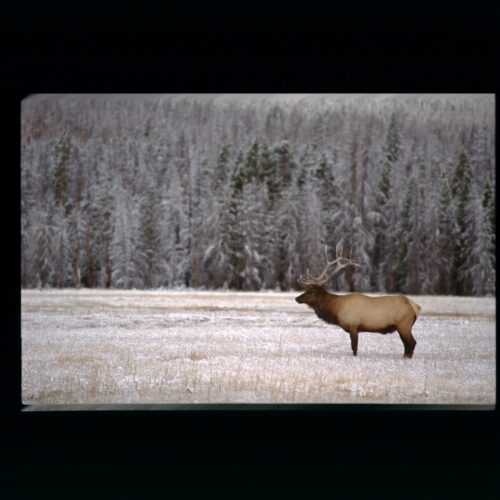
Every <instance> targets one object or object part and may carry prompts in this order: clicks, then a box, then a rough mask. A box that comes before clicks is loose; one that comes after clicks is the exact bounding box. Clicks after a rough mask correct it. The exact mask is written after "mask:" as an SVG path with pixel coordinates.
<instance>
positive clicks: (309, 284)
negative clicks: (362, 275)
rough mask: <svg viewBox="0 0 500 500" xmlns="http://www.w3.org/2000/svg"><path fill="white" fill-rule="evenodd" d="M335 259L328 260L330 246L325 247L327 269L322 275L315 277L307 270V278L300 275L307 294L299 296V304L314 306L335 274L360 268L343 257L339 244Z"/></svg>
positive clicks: (301, 283)
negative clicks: (349, 267)
mask: <svg viewBox="0 0 500 500" xmlns="http://www.w3.org/2000/svg"><path fill="white" fill-rule="evenodd" d="M335 254H336V255H335V259H334V260H332V261H329V260H328V246H325V267H324V268H323V270H322V271H321V273H320V274H319V275H318V276H316V277H314V276H311V275H310V274H309V269H307V270H306V276H305V277H304V276H302V275H300V277H299V278H298V280H297V282H298V283H299V284H300V285H302V286H303V287H304V288H305V290H306V291H305V293H303V294H302V295H299V296H298V297H297V298H296V299H295V300H296V301H297V302H298V303H299V304H308V305H312V304H314V303H315V302H316V300H317V298H318V296H319V295H321V294H324V293H326V289H327V288H328V283H329V281H330V280H331V279H332V277H333V275H334V274H337V273H338V272H339V271H340V270H341V269H343V268H344V267H347V266H359V264H357V263H355V262H353V261H352V260H351V259H346V258H345V257H342V244H341V243H338V244H337V246H336V247H335Z"/></svg>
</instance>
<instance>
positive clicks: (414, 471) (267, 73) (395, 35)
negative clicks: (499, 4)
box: [1, 3, 499, 497]
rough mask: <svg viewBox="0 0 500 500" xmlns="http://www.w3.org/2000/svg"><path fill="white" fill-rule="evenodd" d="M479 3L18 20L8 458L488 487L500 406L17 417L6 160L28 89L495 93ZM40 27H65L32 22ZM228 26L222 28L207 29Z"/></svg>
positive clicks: (350, 486) (16, 303)
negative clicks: (310, 472)
mask: <svg viewBox="0 0 500 500" xmlns="http://www.w3.org/2000/svg"><path fill="white" fill-rule="evenodd" d="M431 7H432V8H433V9H434V15H433V14H432V9H431ZM480 7H483V8H484V10H483V11H481V10H480V8H476V9H472V8H471V7H470V6H467V8H466V9H464V8H463V7H462V8H460V7H459V4H458V5H455V4H454V5H446V7H441V8H439V7H438V6H429V5H427V4H426V5H425V6H422V3H420V7H419V6H417V4H415V5H414V6H413V5H412V6H411V7H410V14H412V15H408V14H405V15H402V16H401V17H399V16H400V14H401V12H402V11H401V9H400V8H399V9H396V14H392V15H391V14H390V11H387V10H384V11H383V12H382V13H380V12H379V11H377V9H376V8H374V7H371V8H369V9H368V10H365V11H363V10H362V9H363V8H365V6H361V7H360V9H361V10H360V11H359V12H357V11H356V9H355V8H354V7H353V8H352V10H351V11H349V13H348V15H345V13H344V12H342V15H340V16H339V15H338V13H336V12H333V11H328V8H327V10H326V12H324V10H321V9H324V8H323V7H320V10H319V11H316V12H314V13H312V12H309V11H308V12H307V14H306V15H301V14H300V13H298V14H295V15H294V16H292V17H291V18H287V17H285V18H282V17H280V15H279V12H278V13H277V15H274V17H273V16H270V17H267V18H266V22H264V26H263V28H262V30H260V31H259V29H257V28H256V23H257V21H258V20H259V19H260V17H261V16H260V15H259V11H258V10H252V8H249V11H250V12H251V14H250V15H247V16H246V17H245V14H243V15H242V16H241V17H240V18H239V21H238V20H237V21H234V20H233V19H231V20H229V18H228V16H223V17H221V18H218V19H217V20H216V21H215V24H214V26H215V29H214V31H209V30H208V29H207V28H206V27H207V17H206V16H204V15H202V14H203V12H202V13H199V14H198V15H195V16H194V20H192V19H191V20H190V21H189V22H187V21H186V19H184V18H183V22H178V23H176V22H175V21H176V19H174V20H172V18H171V17H170V18H168V19H169V22H168V23H166V25H167V28H170V30H169V31H160V29H161V27H162V26H161V25H162V21H161V20H162V19H165V18H161V19H160V17H158V18H157V19H156V21H154V22H153V29H152V30H148V28H147V25H146V24H144V23H143V24H141V23H140V22H139V24H140V29H139V30H136V31H130V32H129V31H127V29H129V28H133V27H134V25H135V24H136V20H134V19H133V18H128V20H127V21H126V22H125V24H120V22H121V20H120V18H118V20H117V19H115V17H114V16H113V13H111V12H108V13H107V14H104V15H103V16H101V17H99V20H98V23H97V26H98V27H97V29H95V30H93V31H89V30H87V29H86V22H87V21H88V20H89V18H90V17H92V15H91V14H89V12H87V13H86V14H85V15H83V16H81V17H79V18H78V19H77V20H76V21H75V20H74V19H73V21H74V22H73V23H66V24H64V26H63V27H62V28H61V26H62V25H61V23H59V21H60V17H57V16H56V17H55V18H50V20H49V16H48V15H46V17H45V18H44V17H43V15H42V16H40V13H39V12H38V18H37V17H36V15H37V12H35V14H33V15H31V17H30V15H29V13H25V15H24V16H20V17H16V23H14V24H13V28H14V29H15V30H17V31H15V30H14V29H13V31H12V33H10V34H9V35H8V37H7V38H8V41H7V44H6V47H7V54H6V60H5V69H6V71H5V74H6V75H7V87H8V88H7V91H6V93H4V95H3V99H4V107H3V108H2V109H3V110H5V111H6V113H5V116H7V117H8V118H7V130H8V135H7V136H6V138H7V140H6V145H7V147H8V149H9V151H8V153H9V156H8V158H9V161H8V162H6V165H8V166H6V167H4V169H3V171H4V175H5V173H7V175H8V183H7V182H6V184H4V186H6V190H7V191H8V195H9V196H7V197H3V199H2V203H3V204H4V206H3V207H2V208H3V211H2V213H3V214H4V218H3V222H4V224H7V226H8V232H7V234H8V237H7V238H5V239H4V247H5V249H6V250H7V252H8V257H7V259H8V260H7V262H8V264H7V265H5V267H4V273H5V275H6V282H4V283H8V285H5V284H4V287H3V291H4V300H3V304H4V306H5V312H4V314H3V315H2V329H1V331H2V332H7V333H4V337H6V341H7V342H6V349H5V351H4V352H5V353H6V354H7V356H6V357H7V361H8V363H7V365H6V367H7V376H6V378H5V380H8V384H7V390H6V392H4V394H6V399H7V405H5V406H3V408H4V409H3V413H4V417H5V418H4V423H3V426H2V430H3V431H4V432H3V434H2V436H1V442H2V445H1V447H2V460H3V461H5V462H6V463H7V464H10V465H12V464H14V465H22V464H25V465H27V466H28V467H33V466H37V465H39V464H56V465H63V464H88V463H93V464H96V465H103V464H109V463H110V462H111V463H114V464H118V465H124V464H130V463H134V464H144V465H146V466H148V465H150V464H153V463H166V464H192V463H198V464H212V465H213V464H216V465H217V464H224V465H225V466H226V467H229V466H231V465H235V464H248V463H254V464H255V463H267V464H276V463H287V464H292V465H304V464H313V465H314V464H334V465H335V467H334V468H329V469H328V474H332V475H333V476H332V481H335V483H336V485H337V488H340V490H338V489H337V488H336V490H337V491H343V492H344V491H349V492H352V493H353V494H355V491H356V490H358V491H359V488H361V490H363V488H364V487H366V488H367V490H366V491H367V492H368V491H369V487H370V485H367V484H365V481H364V480H365V479H368V478H370V479H373V473H370V472H369V471H377V473H380V474H382V476H380V477H381V478H382V480H384V479H385V480H388V481H390V482H391V484H395V485H397V487H398V488H399V486H401V489H400V490H399V491H400V492H401V496H402V497H407V496H411V494H414V493H416V492H420V493H421V494H425V495H426V497H427V496H428V495H429V492H432V491H433V490H432V489H430V488H431V486H430V485H429V489H426V488H425V487H424V488H423V487H422V484H427V483H426V480H427V479H428V478H429V477H433V478H434V479H436V480H437V481H438V483H439V484H440V485H441V487H442V489H441V490H438V491H440V492H444V493H445V496H446V494H447V493H450V492H456V493H458V494H459V496H460V493H461V492H467V491H469V490H468V489H467V487H469V488H470V491H471V492H473V493H476V494H477V493H480V494H481V495H482V496H483V497H484V496H485V494H486V496H487V497H489V496H488V495H490V496H491V493H492V491H493V488H494V486H493V483H492V481H493V480H494V477H495V471H496V470H497V468H498V462H499V460H498V425H497V422H498V421H497V418H498V412H497V410H495V411H476V412H474V411H467V410H447V411H428V410H424V409H406V410H401V411H400V410H398V409H394V410H392V411H373V409H369V408H364V409H363V408H353V407H346V408H343V409H342V411H339V409H338V407H336V408H333V409H332V408H329V407H327V406H325V407H316V406H309V407H307V408H305V409H304V408H301V409H295V410H291V411H290V410H289V409H282V408H279V409H277V408H276V409H272V410H267V411H260V410H257V409H254V408H249V409H245V410H241V409H232V410H228V409H221V410H220V411H211V410H205V409H203V410H199V411H196V412H194V411H184V410H178V411H169V412H164V411H159V412H155V411H139V410H138V411H133V412H127V411H125V412H123V411H103V412H81V411H72V412H20V394H19V393H18V391H19V387H20V341H19V339H18V338H17V337H16V332H19V331H20V293H19V276H18V272H19V263H20V258H19V252H18V249H19V224H18V221H19V209H18V208H16V209H13V207H19V194H18V191H19V171H18V170H17V169H16V168H15V167H14V165H19V129H20V121H19V103H20V101H21V99H22V98H23V97H25V96H26V95H28V94H29V93H35V92H36V93H38V92H117V91H120V92H179V91H181V92H195V91H200V90H201V91H204V92H221V91H222V92H310V91H314V92H367V91H369V92H450V91H454V92H485V93H486V92H487V93H491V92H496V83H495V82H496V79H495V78H496V64H497V62H496V59H495V57H497V56H498V54H497V52H496V51H495V50H494V34H493V33H494V32H493V18H494V13H493V12H492V7H491V5H490V4H489V3H488V4H487V5H486V6H484V5H482V4H481V5H480ZM253 9H256V7H255V6H254V7H253ZM457 11H458V14H457ZM90 12H92V11H90ZM247 12H248V11H247ZM363 12H364V15H363ZM387 12H389V15H388V16H387V15H385V14H387ZM451 12H454V13H455V15H454V16H453V15H452V14H450V13H451ZM26 16H27V18H28V19H27V20H26ZM412 16H413V17H412ZM20 19H23V22H21V21H20ZM139 19H140V20H142V19H143V18H141V17H140V16H139ZM187 19H190V18H189V16H188V18H187ZM242 19H243V22H242ZM44 23H48V25H49V26H50V27H51V28H54V26H55V27H56V28H57V26H59V28H60V30H59V31H43V30H41V29H39V27H40V26H43V25H44ZM117 23H118V28H117ZM127 23H128V24H127ZM257 24H258V23H257ZM110 25H112V26H114V27H115V28H116V30H115V31H113V29H111V30H110V29H109V26H110ZM208 25H210V24H208ZM228 26H229V28H230V30H229V32H225V33H221V32H220V31H217V30H219V29H220V28H227V27H228ZM277 26H278V28H277ZM106 28H108V29H106ZM387 28H390V31H387ZM5 170H7V172H5ZM4 262H5V261H4ZM4 342H5V338H4ZM360 470H363V471H364V475H362V476H361V477H360V476H359V471H360ZM333 477H334V478H335V479H333ZM492 478H493V479H492ZM464 481H465V483H464ZM370 484H371V485H372V486H373V484H374V483H370ZM344 488H345V489H344ZM165 489H166V491H168V487H167V486H166V488H165ZM370 491H371V490H370Z"/></svg>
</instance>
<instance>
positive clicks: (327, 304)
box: [313, 291, 337, 325]
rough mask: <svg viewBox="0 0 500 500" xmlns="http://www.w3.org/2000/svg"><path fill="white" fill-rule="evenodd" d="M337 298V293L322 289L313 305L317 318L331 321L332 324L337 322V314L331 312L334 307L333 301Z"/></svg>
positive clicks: (327, 321)
mask: <svg viewBox="0 0 500 500" xmlns="http://www.w3.org/2000/svg"><path fill="white" fill-rule="evenodd" d="M336 298H337V295H335V294H333V293H328V292H327V291H324V292H323V293H322V294H321V295H320V296H319V297H318V300H317V301H316V303H315V304H314V305H313V309H314V312H315V313H316V316H318V318H320V319H322V320H323V321H325V322H326V323H331V324H332V325H336V324H337V316H336V315H335V313H334V312H333V310H334V309H335V308H334V307H332V305H333V302H334V301H335V299H336Z"/></svg>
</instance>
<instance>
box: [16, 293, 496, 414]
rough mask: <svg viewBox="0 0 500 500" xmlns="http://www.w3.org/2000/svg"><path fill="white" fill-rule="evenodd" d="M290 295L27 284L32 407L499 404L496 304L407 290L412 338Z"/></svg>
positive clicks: (26, 366)
mask: <svg viewBox="0 0 500 500" xmlns="http://www.w3.org/2000/svg"><path fill="white" fill-rule="evenodd" d="M294 296H295V294H293V293H270V292H265V293H234V294H233V293H224V292H219V293H215V292H213V293H212V292H143V291H123V292H122V291H89V290H79V291H75V290H68V291H47V292H38V291H23V292H22V365H23V379H22V398H23V402H24V403H25V404H107V403H115V404H118V403H136V404H149V403H241V402H243V403H432V404H438V403H454V404H467V403H477V404H493V403H494V402H495V364H496V360H495V300H494V299H493V298H483V299H478V298H473V299H467V298H450V297H446V298H445V297H412V298H413V299H414V300H416V302H418V303H419V304H420V305H421V306H422V308H423V311H422V316H421V317H420V318H419V319H418V321H417V323H416V324H415V327H414V335H415V338H416V339H417V342H418V345H417V348H416V350H415V356H414V358H413V359H412V360H404V359H403V358H402V354H403V347H402V344H401V341H400V340H399V337H398V335H397V334H393V335H384V336H382V335H377V334H369V333H362V334H360V346H359V351H358V357H357V358H354V357H353V356H352V354H351V351H350V343H349V337H348V335H347V334H346V333H344V332H342V331H341V330H340V329H339V328H337V327H334V326H330V325H326V324H325V323H323V322H321V321H319V320H318V319H317V318H315V316H314V314H313V313H312V312H311V311H310V310H308V309H307V308H305V307H303V306H300V305H298V304H296V303H295V302H294V301H293V297H294Z"/></svg>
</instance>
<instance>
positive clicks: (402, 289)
mask: <svg viewBox="0 0 500 500" xmlns="http://www.w3.org/2000/svg"><path fill="white" fill-rule="evenodd" d="M20 222H21V287H22V288H84V287H85V288H123V289H133V288H135V289H157V288H168V289H172V288H175V289H178V288H192V289H205V290H211V289H233V290H266V289H267V290H269V289H272V290H292V289H298V288H300V287H299V285H298V284H297V278H298V276H299V275H300V274H302V273H304V272H305V271H306V269H309V270H310V271H311V274H313V273H316V272H319V271H320V270H321V269H322V267H323V260H324V247H325V245H328V246H329V248H330V252H331V254H330V255H331V256H333V254H334V249H335V246H336V244H337V243H339V242H341V243H342V244H343V248H344V251H345V253H348V254H350V255H351V258H352V260H353V261H355V262H357V263H359V264H361V266H360V267H356V268H353V267H349V268H347V269H346V270H345V271H344V272H342V273H339V274H338V275H336V276H335V277H334V279H333V280H332V283H331V286H332V288H333V289H335V290H339V291H359V292H385V293H406V294H414V295H433V294H440V295H476V296H483V295H493V294H494V293H495V100H494V96H493V95H491V94H408V95H405V94H331V95H328V94H302V95H298V94H276V95H273V94H255V95H251V94H163V95H162V94H145V95H139V94H136V95H126V94H109V95H108V94H94V95H93V94H89V95H84V94H74V95H72V94H50V95H41V94H40V95H32V96H29V97H27V98H25V99H24V100H23V101H22V104H21V221H20Z"/></svg>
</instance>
